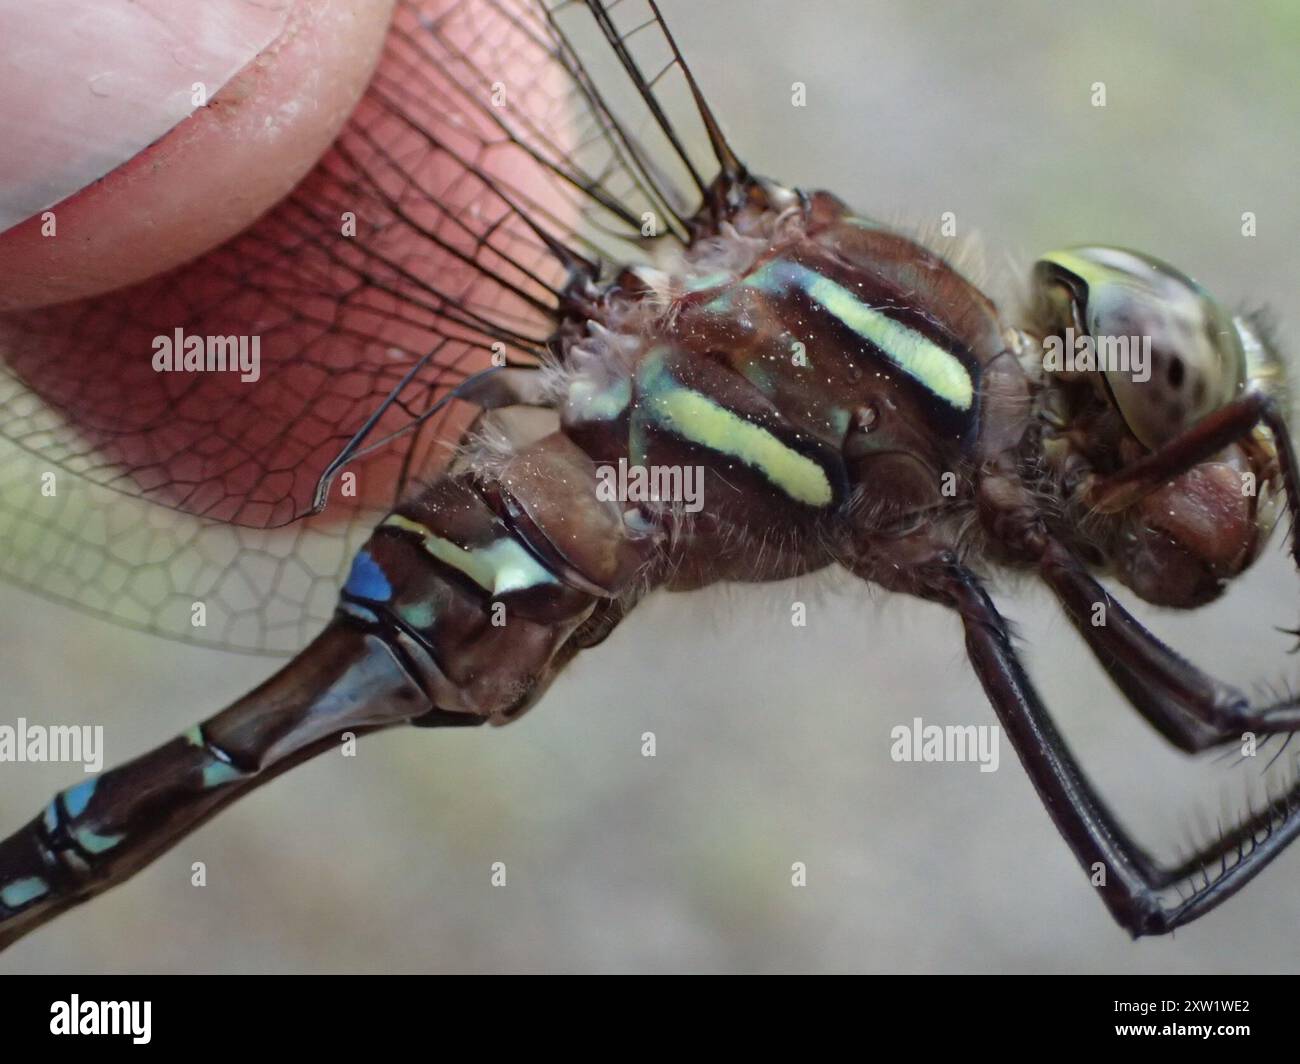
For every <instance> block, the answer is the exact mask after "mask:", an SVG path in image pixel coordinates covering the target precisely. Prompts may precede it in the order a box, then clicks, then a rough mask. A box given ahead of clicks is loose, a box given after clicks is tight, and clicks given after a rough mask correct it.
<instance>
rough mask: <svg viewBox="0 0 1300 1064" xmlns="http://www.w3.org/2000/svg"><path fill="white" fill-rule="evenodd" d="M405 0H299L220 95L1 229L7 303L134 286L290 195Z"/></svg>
mask: <svg viewBox="0 0 1300 1064" xmlns="http://www.w3.org/2000/svg"><path fill="white" fill-rule="evenodd" d="M392 7H393V0H294V3H293V8H292V10H291V12H290V15H289V18H288V22H287V24H286V27H285V30H284V32H283V33H281V34H280V36H279V37H277V38H276V39H275V41H273V42H272V43H271V45H270V46H269V47H267V48H266V49H264V50H263V51H262V52H261V53H260V54H259V55H258V56H257V58H256V59H254V60H253V61H252V62H251V63H249V64H248V65H247V66H246V67H244V69H243V70H241V71H240V72H239V73H238V74H236V75H235V77H234V78H232V79H231V80H230V81H229V82H228V83H227V84H226V85H225V86H224V87H223V88H222V89H221V91H220V92H219V93H217V94H216V95H215V96H214V97H213V98H212V99H211V100H210V101H209V102H208V104H207V106H204V107H200V108H199V109H197V110H196V111H195V112H194V113H193V114H191V115H190V116H189V117H188V118H186V119H185V120H184V121H182V122H181V123H180V124H178V125H177V126H175V127H174V128H173V129H171V130H170V131H169V132H168V133H167V134H166V135H164V136H163V137H161V138H160V139H158V140H157V141H155V142H154V143H153V144H151V145H150V146H149V147H148V148H146V149H145V150H144V151H142V152H140V153H139V154H138V155H136V156H135V157H133V158H132V159H130V160H128V161H127V162H126V163H124V164H122V165H121V166H118V167H117V168H116V169H114V170H112V171H111V172H110V173H108V174H107V175H105V177H103V178H102V179H101V180H99V181H96V182H95V183H93V184H92V185H90V186H88V187H87V188H85V189H83V190H81V191H80V192H78V193H76V194H74V195H72V196H69V197H68V198H67V199H65V200H63V201H62V202H60V203H58V204H56V205H55V206H54V207H52V208H50V209H49V210H48V211H43V212H41V213H40V214H37V215H35V216H33V217H31V218H29V219H28V220H27V221H25V222H23V223H21V224H19V225H17V226H15V227H14V228H12V229H10V230H8V231H7V232H5V233H3V234H0V308H3V309H18V308H31V307H38V306H44V305H48V304H52V303H61V302H65V301H67V300H72V299H79V298H84V297H86V296H91V295H95V294H98V293H100V292H104V291H108V290H110V289H113V288H118V287H122V286H124V285H128V284H132V283H135V282H137V281H141V280H144V279H145V278H147V277H150V276H153V275H155V274H158V273H161V272H163V271H165V270H168V269H170V268H172V267H174V266H178V265H180V264H181V263H184V262H187V261H189V260H190V259H193V258H195V257H196V256H198V255H201V254H202V253H203V252H205V251H207V250H209V249H211V248H213V247H216V246H218V245H219V244H221V243H223V242H225V241H226V240H228V239H229V238H230V237H232V236H234V235H235V234H236V233H238V232H240V231H241V230H243V229H245V228H246V227H247V226H248V225H250V224H251V223H252V222H253V221H254V220H256V219H257V218H258V217H259V216H260V215H262V214H263V213H265V211H267V210H268V209H269V208H270V207H271V206H272V205H274V204H275V203H276V202H278V201H279V200H280V199H282V198H283V197H284V196H285V195H286V194H288V192H289V191H290V190H291V189H292V188H293V187H294V185H296V184H297V183H298V181H299V180H301V179H302V177H303V176H304V175H305V174H306V173H307V172H308V171H309V170H310V169H311V168H312V166H313V165H314V164H315V163H316V161H317V160H318V159H319V158H320V157H321V156H322V155H323V154H324V153H325V151H326V149H327V148H328V147H329V145H330V143H331V142H332V141H333V140H334V139H335V137H336V136H337V134H338V131H339V130H340V128H341V127H342V125H343V123H344V122H345V121H346V119H347V117H348V115H349V114H350V113H351V112H352V110H353V108H354V107H355V105H356V103H357V101H358V100H359V99H360V97H361V95H362V93H363V92H364V91H365V87H366V84H367V83H368V81H369V79H370V76H371V74H372V72H373V70H374V66H375V63H376V61H377V59H378V56H379V53H380V51H381V49H382V46H383V41H384V37H385V34H386V31H387V27H388V20H389V17H390V15H391V11H392Z"/></svg>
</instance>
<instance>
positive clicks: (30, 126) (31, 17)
mask: <svg viewBox="0 0 1300 1064" xmlns="http://www.w3.org/2000/svg"><path fill="white" fill-rule="evenodd" d="M291 7H292V0H262V2H253V0H204V3H202V4H177V3H174V0H134V2H131V3H128V2H125V0H43V2H41V3H36V4H31V3H24V2H20V0H0V40H3V41H4V42H5V53H6V54H5V61H4V63H3V65H2V66H0V144H2V145H4V151H3V152H0V232H4V231H5V230H6V229H8V228H10V227H11V226H13V225H17V224H18V223H19V222H21V221H24V220H25V219H27V218H29V217H31V216H32V215H34V214H36V213H37V212H39V211H43V210H44V209H45V208H47V207H50V206H52V205H53V204H55V203H58V202H59V201H60V200H63V199H65V198H67V197H68V196H70V195H72V194H73V193H74V192H77V191H78V190H80V189H82V188H85V187H86V185H88V184H90V183H91V182H93V181H96V180H98V179H99V178H101V177H103V176H104V175H105V174H107V173H108V172H109V171H111V170H113V169H114V168H115V167H117V166H120V165H121V164H122V163H124V162H126V161H127V160H128V159H130V158H132V157H134V156H135V155H137V154H138V153H139V152H140V151H142V150H143V149H144V148H146V147H147V146H148V145H150V144H152V143H153V142H154V141H155V140H157V139H158V138H159V137H161V136H163V135H164V134H165V133H167V132H168V131H169V130H170V129H172V128H173V127H174V126H176V125H177V124H178V123H180V122H181V121H183V120H184V119H185V118H186V117H187V116H189V115H190V114H191V113H192V112H193V111H194V110H195V109H196V108H197V107H200V106H203V105H204V104H206V102H207V101H208V100H210V99H211V98H212V97H213V96H214V95H215V94H216V93H217V92H218V91H219V90H220V88H221V86H222V85H224V84H225V83H226V82H227V81H228V80H229V79H230V78H231V77H232V76H234V75H235V74H236V73H237V72H238V71H239V70H240V69H242V68H243V67H244V66H245V65H247V64H248V63H249V61H251V60H252V59H253V58H254V57H255V56H256V55H258V53H259V52H261V51H262V50H263V49H265V48H266V47H267V45H269V44H270V43H271V42H272V41H274V40H275V38H276V37H277V36H278V35H279V34H280V32H281V31H282V30H283V29H284V26H285V24H286V22H287V21H288V17H289V11H290V8H291Z"/></svg>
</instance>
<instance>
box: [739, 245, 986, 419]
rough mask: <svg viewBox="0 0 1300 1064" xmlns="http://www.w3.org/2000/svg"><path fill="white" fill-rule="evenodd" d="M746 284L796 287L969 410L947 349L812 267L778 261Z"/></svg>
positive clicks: (965, 375) (970, 391) (965, 378)
mask: <svg viewBox="0 0 1300 1064" xmlns="http://www.w3.org/2000/svg"><path fill="white" fill-rule="evenodd" d="M745 283H746V284H747V285H749V286H751V287H753V288H760V289H764V290H767V291H775V292H781V291H785V290H786V289H787V288H790V287H794V288H797V289H799V290H800V291H802V292H803V293H804V294H805V295H807V296H808V298H809V299H811V300H812V301H813V302H814V303H817V304H818V305H820V306H821V307H822V308H823V309H825V310H826V312H827V313H829V314H831V315H833V316H834V317H836V318H837V319H839V321H841V322H842V323H843V324H844V325H845V326H847V327H848V328H849V329H851V330H853V332H855V333H857V334H858V335H859V336H861V337H862V338H863V339H864V340H868V341H870V342H871V343H872V344H873V345H874V346H875V347H876V348H878V349H879V350H880V351H881V352H882V353H883V354H884V355H885V357H886V358H888V359H889V361H890V362H892V363H894V365H896V366H897V367H898V368H899V369H901V370H902V371H903V372H904V373H906V374H907V375H908V376H909V377H912V378H913V379H915V380H917V381H919V382H920V383H921V384H922V385H923V386H924V387H925V388H926V389H927V390H928V391H930V392H932V393H933V394H934V395H936V396H938V397H939V398H940V399H942V400H943V401H944V402H946V403H948V404H950V405H951V406H954V407H956V408H957V409H958V410H969V409H970V408H971V403H972V402H973V401H974V398H975V386H974V384H973V382H972V381H971V375H970V372H969V371H968V370H967V369H966V367H965V366H964V365H962V363H961V360H960V359H958V358H957V356H956V355H954V354H953V353H952V352H951V351H945V350H944V349H943V348H942V347H940V346H939V345H938V344H936V343H935V342H934V341H933V340H930V339H928V338H927V337H925V336H923V335H922V334H921V333H919V332H917V331H916V330H915V329H912V328H909V327H908V326H906V325H904V324H903V323H902V322H900V321H896V320H895V319H893V318H891V317H890V316H889V315H888V314H885V313H883V312H882V311H879V310H876V309H875V308H874V307H870V306H867V304H866V303H864V302H862V300H860V299H858V297H857V296H855V295H854V294H853V293H852V292H850V291H849V290H848V289H847V288H845V287H844V286H843V285H841V284H837V283H836V282H835V281H832V280H831V279H830V278H829V277H823V276H822V275H821V274H819V273H818V272H817V271H816V270H810V269H809V268H808V267H807V266H803V265H801V264H799V263H797V262H790V261H788V260H781V259H777V260H775V261H773V262H770V263H768V264H767V265H765V266H763V267H762V268H760V269H759V270H756V271H755V272H754V273H752V274H751V275H750V276H749V277H748V278H746V280H745Z"/></svg>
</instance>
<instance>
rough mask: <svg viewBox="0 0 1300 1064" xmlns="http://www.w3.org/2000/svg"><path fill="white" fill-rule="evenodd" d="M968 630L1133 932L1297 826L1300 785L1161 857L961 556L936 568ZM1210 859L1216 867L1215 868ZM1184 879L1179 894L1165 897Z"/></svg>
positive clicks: (1244, 873) (1029, 765) (1052, 799)
mask: <svg viewBox="0 0 1300 1064" xmlns="http://www.w3.org/2000/svg"><path fill="white" fill-rule="evenodd" d="M940 582H941V586H942V588H943V590H944V592H945V594H946V597H947V598H948V601H949V604H950V605H951V606H953V608H955V609H956V611H957V612H958V613H959V614H960V616H961V619H962V623H963V625H964V626H965V629H966V649H967V654H968V655H969V657H970V661H971V664H972V666H973V667H974V669H975V672H976V675H977V676H978V677H979V680H980V683H981V684H982V685H983V687H984V690H985V692H986V694H987V695H988V697H989V701H990V702H991V703H992V704H993V708H994V709H995V711H996V712H997V715H998V719H999V720H1000V721H1001V723H1002V726H1003V728H1004V729H1005V730H1006V732H1007V736H1008V738H1009V739H1010V740H1011V743H1012V746H1013V747H1014V748H1015V751H1016V753H1017V755H1018V756H1019V758H1020V761H1021V763H1022V764H1023V765H1024V767H1025V770H1026V772H1027V773H1028V774H1029V777H1030V779H1031V781H1032V782H1033V784H1034V787H1035V789H1036V790H1037V791H1038V794H1039V796H1040V797H1041V798H1042V800H1043V803H1044V805H1046V806H1047V809H1048V812H1049V813H1050V814H1051V816H1052V819H1053V820H1054V821H1055V823H1056V826H1057V829H1058V830H1059V831H1060V832H1061V834H1062V836H1063V837H1064V838H1065V840H1066V842H1068V843H1069V845H1070V848H1071V849H1072V850H1073V851H1074V854H1075V856H1076V857H1077V858H1078V860H1079V862H1080V864H1082V865H1083V868H1084V870H1085V872H1087V873H1088V875H1089V876H1091V877H1092V880H1093V882H1094V883H1095V884H1096V885H1097V887H1098V890H1099V892H1100V893H1101V896H1102V898H1103V900H1104V901H1105V903H1106V905H1107V907H1108V908H1109V909H1110V911H1111V914H1112V915H1113V916H1114V917H1115V919H1116V921H1118V922H1119V924H1120V925H1121V926H1123V927H1124V928H1125V929H1126V930H1128V931H1129V933H1130V934H1132V935H1133V936H1134V937H1138V936H1141V935H1158V934H1165V933H1167V932H1169V931H1172V930H1173V929H1174V928H1176V927H1179V926H1181V925H1183V924H1186V923H1188V922H1190V921H1192V920H1194V919H1196V918H1197V917H1199V916H1201V915H1203V914H1204V913H1206V912H1208V911H1209V910H1210V909H1213V908H1214V907H1215V906H1217V905H1219V904H1221V903H1222V902H1224V901H1226V900H1227V899H1228V898H1229V897H1231V896H1232V895H1233V894H1235V893H1236V892H1237V891H1238V890H1240V889H1241V888H1242V887H1244V886H1245V885H1246V884H1247V883H1248V882H1249V881H1250V880H1251V879H1253V878H1254V877H1255V876H1256V875H1258V874H1259V873H1260V872H1261V871H1263V869H1264V868H1265V866H1267V865H1268V863H1269V862H1270V861H1272V860H1273V858H1274V857H1276V856H1277V855H1278V854H1279V853H1281V851H1282V850H1283V849H1284V848H1285V847H1286V846H1287V844H1288V843H1290V842H1291V840H1292V839H1293V838H1294V837H1295V836H1296V835H1297V834H1300V785H1297V787H1296V788H1293V790H1292V791H1291V792H1290V793H1288V794H1287V795H1286V796H1285V797H1284V798H1283V799H1282V800H1281V801H1279V802H1278V803H1276V804H1274V805H1272V806H1270V807H1268V808H1266V809H1265V810H1263V811H1262V812H1260V813H1258V814H1256V815H1254V816H1251V817H1248V818H1247V819H1245V820H1244V821H1243V822H1241V823H1240V824H1239V825H1237V827H1235V828H1234V829H1232V830H1231V831H1229V832H1227V833H1226V834H1225V835H1224V836H1223V837H1222V838H1221V839H1220V840H1219V841H1218V842H1216V843H1213V844H1211V845H1210V846H1207V847H1205V848H1203V849H1202V850H1200V851H1199V852H1198V853H1196V854H1195V855H1193V856H1192V858H1191V859H1189V860H1188V861H1186V862H1184V863H1183V864H1180V865H1178V866H1176V867H1166V866H1164V865H1161V864H1158V863H1157V862H1155V861H1154V860H1153V859H1152V858H1151V857H1150V855H1148V854H1147V853H1146V852H1145V851H1144V850H1143V849H1142V848H1141V847H1140V846H1138V845H1137V844H1136V843H1135V842H1134V841H1133V840H1132V839H1131V838H1130V837H1129V835H1128V834H1127V832H1125V830H1124V829H1123V827H1122V826H1121V825H1120V824H1119V822H1118V821H1117V820H1116V819H1115V817H1114V816H1113V815H1112V814H1111V812H1110V810H1109V809H1107V807H1106V805H1105V803H1103V802H1102V800H1101V798H1100V797H1099V796H1098V795H1097V793H1096V791H1095V790H1094V788H1093V787H1092V785H1091V783H1090V782H1089V781H1088V780H1087V778H1086V777H1085V776H1084V775H1083V773H1082V771H1081V770H1080V768H1079V765H1078V763H1077V761H1076V760H1075V757H1074V755H1073V754H1072V753H1071V751H1070V749H1069V748H1068V747H1067V746H1066V744H1065V741H1064V740H1063V739H1062V738H1061V735H1060V733H1059V732H1058V731H1057V730H1056V726H1055V725H1054V724H1053V722H1052V719H1051V717H1050V715H1049V714H1048V712H1047V709H1046V707H1045V706H1044V705H1043V703H1042V700H1041V699H1040V697H1039V695H1038V693H1037V691H1035V690H1034V687H1033V684H1032V683H1031V681H1030V680H1029V677H1028V676H1027V674H1026V673H1025V670H1024V667H1023V666H1022V665H1021V663H1020V660H1019V658H1018V656H1017V654H1016V651H1015V648H1014V647H1013V645H1012V641H1011V635H1010V632H1009V631H1008V628H1007V624H1006V621H1005V620H1003V618H1002V617H1001V615H1000V614H999V613H998V611H997V608H996V607H995V606H994V605H993V602H992V600H991V599H990V598H989V596H988V594H987V592H986V591H985V590H984V588H983V587H982V586H981V584H980V583H979V581H978V580H977V578H976V577H975V576H974V575H973V574H972V573H971V572H970V571H969V570H967V569H965V568H963V567H962V566H960V565H959V564H957V563H956V562H955V561H950V562H949V563H948V564H947V565H946V567H945V570H944V573H943V575H942V576H941V577H940ZM1214 866H1218V867H1217V868H1215V867H1214ZM1174 888H1180V889H1179V893H1180V895H1181V897H1180V899H1179V900H1177V901H1171V903H1170V904H1168V905H1166V904H1165V903H1164V902H1163V901H1162V896H1163V895H1166V894H1168V893H1170V892H1171V891H1172V890H1173V889H1174Z"/></svg>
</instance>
